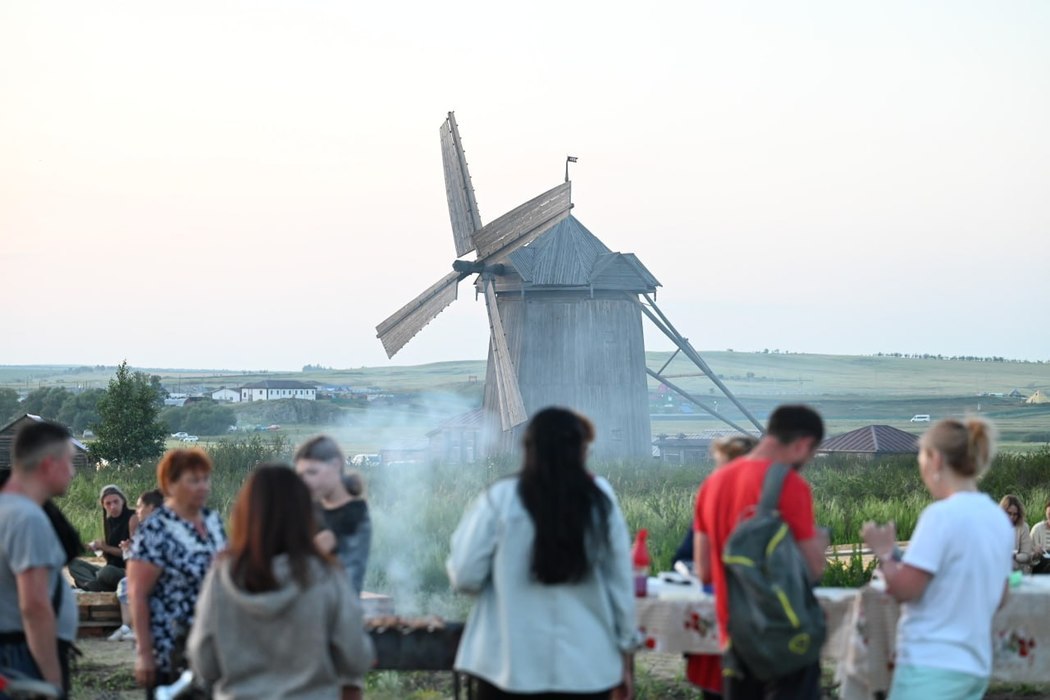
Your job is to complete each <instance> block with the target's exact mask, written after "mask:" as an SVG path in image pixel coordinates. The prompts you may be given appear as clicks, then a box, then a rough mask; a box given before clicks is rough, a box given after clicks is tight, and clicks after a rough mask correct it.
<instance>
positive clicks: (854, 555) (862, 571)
mask: <svg viewBox="0 0 1050 700" xmlns="http://www.w3.org/2000/svg"><path fill="white" fill-rule="evenodd" d="M877 566H878V561H876V560H875V558H874V557H872V558H871V560H870V561H869V562H868V563H867V565H865V564H864V558H863V557H862V556H861V554H860V547H859V546H856V547H854V548H853V551H852V552H851V553H850V555H849V559H847V560H846V561H843V560H842V557H841V556H840V555H839V554H838V553H837V552H836V553H835V556H834V557H832V558H831V560H830V561H828V565H827V568H825V569H824V576H823V578H821V579H820V585H821V586H827V587H829V588H860V587H861V586H863V585H864V584H866V583H867V582H868V581H870V580H871V575H872V574H873V573H875V569H876V567H877Z"/></svg>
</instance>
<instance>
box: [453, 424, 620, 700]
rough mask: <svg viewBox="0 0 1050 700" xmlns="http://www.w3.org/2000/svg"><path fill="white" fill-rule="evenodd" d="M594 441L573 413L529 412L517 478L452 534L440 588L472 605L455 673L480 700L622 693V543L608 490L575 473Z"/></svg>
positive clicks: (481, 501) (490, 492) (495, 488)
mask: <svg viewBox="0 0 1050 700" xmlns="http://www.w3.org/2000/svg"><path fill="white" fill-rule="evenodd" d="M593 440H594V428H593V426H592V425H591V423H590V422H589V421H588V420H587V419H586V418H583V417H582V416H580V415H578V414H576V413H574V412H572V411H569V410H566V409H563V408H547V409H544V410H542V411H540V412H539V413H537V414H536V415H535V416H534V417H533V419H532V421H531V422H530V423H529V426H528V428H527V429H526V431H525V439H524V448H525V459H524V464H523V466H522V470H521V472H519V473H518V474H517V475H516V476H514V477H511V478H508V479H504V480H502V481H498V482H497V483H495V484H493V485H492V486H491V487H490V488H489V489H487V490H486V491H485V492H484V493H483V494H481V496H480V497H479V498H478V499H477V500H476V501H475V502H474V504H473V505H472V506H471V507H470V509H469V510H468V511H467V512H466V514H465V515H464V516H463V519H462V521H461V522H460V523H459V527H457V528H456V531H455V533H454V534H453V535H452V552H451V554H450V556H449V559H448V562H447V564H446V567H447V569H448V575H449V579H450V580H451V582H452V586H453V588H455V589H456V590H458V591H461V592H465V593H470V594H474V595H476V596H477V601H476V603H475V605H474V608H473V610H471V612H470V617H469V618H468V620H467V625H466V629H465V630H464V632H463V639H462V641H461V642H460V646H459V651H458V653H457V654H456V663H455V668H456V670H457V671H460V672H463V673H468V674H470V675H471V676H473V677H474V678H475V679H476V682H477V684H478V698H479V700H490V699H492V698H513V697H518V696H520V695H527V696H528V697H530V698H589V699H590V698H593V699H595V700H597V699H599V698H601V699H605V698H609V697H612V696H613V693H614V691H615V693H616V697H621V696H629V695H630V693H631V667H632V660H631V653H632V652H633V651H634V649H635V648H636V646H637V642H638V634H637V630H636V626H635V620H634V589H633V583H632V578H631V564H630V555H629V545H630V536H629V534H628V531H627V524H626V523H625V522H624V519H623V515H622V514H621V512H620V507H619V504H618V503H617V501H616V496H615V495H614V494H613V490H612V487H611V486H610V485H609V483H608V482H607V481H606V480H605V479H602V478H601V477H598V476H595V475H593V474H591V473H590V472H588V471H587V469H586V459H587V448H588V445H589V444H590V443H591V442H592V441H593Z"/></svg>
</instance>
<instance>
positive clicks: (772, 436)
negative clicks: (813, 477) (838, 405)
mask: <svg viewBox="0 0 1050 700" xmlns="http://www.w3.org/2000/svg"><path fill="white" fill-rule="evenodd" d="M823 439H824V422H823V421H822V420H821V418H820V415H819V414H818V413H817V412H816V411H814V410H813V409H811V408H809V407H808V406H780V407H778V408H777V409H776V410H775V411H773V414H772V415H771V416H770V417H769V425H768V427H767V428H766V434H765V436H763V438H762V440H761V441H760V442H759V443H758V446H757V447H755V449H753V450H752V451H751V452H749V453H748V454H746V455H744V456H743V457H740V458H738V459H736V460H734V461H732V462H730V463H729V464H727V465H725V466H724V467H721V468H719V469H716V470H715V471H714V472H713V473H712V474H711V476H709V477H708V478H707V480H705V481H704V483H703V484H701V486H700V491H699V493H698V494H697V497H696V518H695V526H696V539H695V547H694V549H693V552H694V554H693V556H694V564H695V569H696V572H697V575H698V576H699V577H700V578H701V580H704V581H706V580H711V581H712V582H713V583H714V589H715V613H716V617H717V618H718V629H719V636H720V638H721V640H722V645H723V647H726V646H727V643H728V641H729V636H728V634H727V632H726V628H727V624H728V619H729V600H728V595H727V591H726V572H725V567H724V566H723V564H722V551H723V550H724V548H725V543H726V540H727V539H729V536H730V534H732V532H733V529H734V528H735V527H736V525H737V523H738V522H740V521H741V520H742V519H746V518H747V517H749V516H750V515H751V513H752V511H753V510H754V508H755V507H756V506H757V505H758V501H759V497H760V496H761V493H762V482H763V480H764V479H765V476H766V470H768V469H769V467H770V465H771V464H773V463H774V462H780V463H783V464H788V465H790V466H791V467H792V470H791V471H790V472H789V473H788V475H787V478H786V479H785V480H784V488H783V490H782V491H781V494H780V503H779V504H778V507H779V510H780V516H781V518H783V519H784V522H786V523H787V524H788V527H790V528H791V533H792V535H794V538H795V542H796V543H797V544H798V547H799V550H801V552H802V556H803V558H804V559H805V560H806V564H807V565H808V568H809V572H810V576H811V577H812V580H813V581H814V582H816V581H818V580H820V577H821V575H822V574H823V572H824V563H825V554H824V552H825V549H827V546H828V536H827V533H826V532H825V531H823V530H818V529H817V527H816V525H815V524H814V522H813V496H812V494H811V493H810V490H809V484H807V483H806V481H805V479H803V478H802V476H801V475H800V474H799V470H801V469H802V466H803V465H804V464H805V463H806V462H808V461H809V460H810V459H811V458H812V457H813V455H814V453H815V452H816V450H817V447H818V446H819V445H820V443H821V441H822V440H823ZM733 666H734V667H739V668H741V670H742V671H743V675H742V676H727V677H726V678H725V679H724V680H725V683H724V685H723V690H724V693H725V697H726V698H727V699H728V700H739V699H741V698H762V699H763V700H770V699H773V698H776V699H780V698H819V697H820V664H819V663H815V664H814V665H813V666H812V667H808V668H805V669H802V670H801V671H797V672H795V673H793V674H791V675H790V676H786V677H784V678H779V679H777V680H776V681H773V682H771V683H762V682H760V681H758V680H757V679H755V678H753V677H749V675H748V673H747V669H746V667H743V665H742V664H741V663H740V661H739V659H736V660H734V663H733Z"/></svg>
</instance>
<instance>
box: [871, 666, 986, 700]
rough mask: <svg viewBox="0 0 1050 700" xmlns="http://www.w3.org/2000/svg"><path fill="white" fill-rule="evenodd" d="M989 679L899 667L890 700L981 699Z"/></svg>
mask: <svg viewBox="0 0 1050 700" xmlns="http://www.w3.org/2000/svg"><path fill="white" fill-rule="evenodd" d="M986 690H988V679H987V678H982V677H981V676H972V675H970V674H969V673H962V672H960V671H948V670H945V669H943V668H930V667H929V666H898V667H897V669H896V670H895V671H894V672H893V684H892V685H891V686H890V695H889V700H942V699H943V700H981V698H983V697H984V691H986Z"/></svg>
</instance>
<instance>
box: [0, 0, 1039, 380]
mask: <svg viewBox="0 0 1050 700" xmlns="http://www.w3.org/2000/svg"><path fill="white" fill-rule="evenodd" d="M368 5H369V6H365V4H364V3H349V2H342V3H336V2H324V1H320V0H316V1H312V2H292V1H291V0H288V1H287V2H260V1H259V0H245V1H244V2H222V1H218V2H217V1H215V0H208V1H207V2H183V1H180V2H171V3H161V2H90V3H86V2H69V3H55V2H19V1H17V0H0V236H2V246H0V265H2V274H0V291H2V293H3V298H4V304H3V306H2V308H0V328H3V342H2V343H0V364H25V363H89V364H95V363H104V364H115V363H117V362H119V361H120V360H122V359H124V358H127V359H128V361H129V362H130V363H131V364H132V365H135V366H140V367H209V368H230V369H297V368H299V367H300V366H302V365H303V364H305V363H322V364H325V365H332V366H336V367H352V366H361V365H380V364H384V363H387V362H388V360H386V356H385V354H384V352H383V349H382V347H381V346H380V344H379V341H378V340H376V339H375V330H374V327H375V325H376V324H377V323H378V322H379V321H381V320H383V319H384V318H385V317H386V316H388V315H389V314H390V313H391V312H393V311H394V310H396V309H397V308H398V307H400V306H401V305H402V304H404V303H405V302H407V301H408V300H410V299H411V298H412V297H414V296H415V295H416V294H417V293H418V292H420V291H422V290H423V289H424V288H426V287H427V286H429V285H430V284H431V283H433V282H434V281H436V280H437V279H438V278H440V277H441V276H442V275H444V274H445V273H446V272H447V271H449V269H450V268H449V265H450V263H451V262H452V260H453V259H454V257H455V251H454V248H453V244H452V235H451V229H450V226H449V220H448V215H447V210H446V204H445V190H444V181H443V177H442V166H441V154H440V148H439V140H438V127H439V126H440V125H441V123H442V121H443V120H444V118H445V113H446V112H447V111H448V110H450V109H452V110H455V111H456V116H457V120H458V122H459V125H460V130H461V133H462V136H463V142H464V145H465V147H466V149H467V157H468V160H469V163H470V170H471V175H472V177H473V180H474V185H475V189H476V193H477V199H478V202H479V206H480V209H481V215H482V218H483V220H484V221H486V222H488V221H491V220H492V219H494V218H496V217H497V216H499V215H500V214H502V213H504V212H505V211H506V210H508V209H510V208H512V207H514V206H516V205H517V204H519V203H521V202H524V201H525V200H527V199H529V198H531V197H533V196H535V195H536V194H538V193H540V192H542V191H543V190H546V189H548V188H549V187H552V186H554V185H556V184H557V183H558V182H560V181H561V179H562V176H563V163H564V158H565V156H566V155H567V154H572V155H575V156H577V157H578V158H579V163H578V164H577V165H575V166H573V171H572V173H573V201H574V202H575V204H576V208H575V210H574V214H575V215H576V217H577V218H578V219H580V220H581V221H582V222H583V223H584V224H585V225H586V226H587V227H588V228H589V229H590V230H591V231H592V232H594V233H595V234H596V235H597V236H598V237H599V238H601V239H602V240H603V241H604V242H605V244H606V245H608V246H609V247H610V248H612V249H613V250H619V251H622V252H633V253H635V254H636V255H638V257H639V258H640V259H641V260H642V261H643V262H644V263H645V264H646V266H647V267H648V268H649V269H650V270H651V271H652V272H653V274H654V275H655V276H656V277H657V278H658V279H659V280H660V281H661V282H662V283H663V288H662V289H661V290H660V293H659V297H658V301H659V302H660V303H661V306H662V307H663V308H664V310H665V311H666V312H668V314H669V316H670V317H671V319H672V321H673V322H674V323H675V324H676V325H677V326H678V328H679V330H680V331H681V332H682V333H683V334H684V335H686V336H688V337H689V338H690V339H691V341H692V342H693V344H694V345H695V346H696V347H697V348H699V349H701V350H702V349H724V348H735V349H738V350H748V349H762V348H764V347H768V348H770V349H772V348H781V349H786V350H792V351H798V352H826V353H849V354H861V353H874V352H878V351H902V352H932V353H944V354H976V355H1002V356H1007V357H1018V358H1030V359H1050V324H1048V322H1047V321H1048V313H1047V310H1046V306H1047V302H1048V300H1050V265H1048V262H1050V235H1048V234H1050V128H1048V125H1050V41H1047V37H1048V36H1050V3H1047V2H1044V1H1042V0H1039V1H1032V2H1023V1H1016V2H1014V1H1011V2H1000V1H989V2H962V1H950V2H914V1H912V0H908V1H906V2H877V3H864V4H861V3H843V2H840V1H839V0H834V1H830V2H805V3H802V2H784V1H782V0H778V1H775V2H748V3H741V2H729V1H728V0H727V1H726V2H717V3H713V2H697V1H695V0H694V1H690V2H681V3H669V2H651V3H638V2H631V3H617V2H586V3H585V2H568V1H566V0H558V1H557V2H547V1H545V0H538V1H534V2H530V3H518V4H514V5H511V4H509V3H494V2H484V1H479V2H476V3H468V2H460V1H459V0H451V1H449V2H418V3H369V4H368ZM511 8H513V9H511ZM487 337H488V327H487V322H486V319H485V314H484V306H483V303H482V302H480V301H475V299H474V295H473V289H472V287H470V286H469V284H467V283H464V284H462V285H461V289H460V299H459V301H457V302H456V303H455V304H454V305H453V306H452V307H451V308H450V309H449V310H447V311H446V312H445V313H444V314H442V315H441V316H439V317H438V318H437V320H435V321H434V322H433V323H432V324H431V325H430V326H428V327H427V328H426V329H424V330H423V332H422V333H420V334H419V335H418V336H417V337H416V338H415V339H414V340H413V341H412V342H411V343H409V345H408V346H407V347H406V348H405V349H404V350H402V351H401V353H400V354H398V355H397V356H395V358H394V360H393V362H394V363H397V364H415V363H422V362H432V361H439V360H449V359H473V358H482V357H484V354H485V350H486V347H487V345H486V344H487ZM648 337H649V338H650V340H651V341H652V342H650V343H649V345H648V347H649V348H650V349H666V348H668V347H669V345H668V343H667V342H666V341H665V340H663V339H662V338H661V337H658V336H657V335H656V334H649V336H648Z"/></svg>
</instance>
